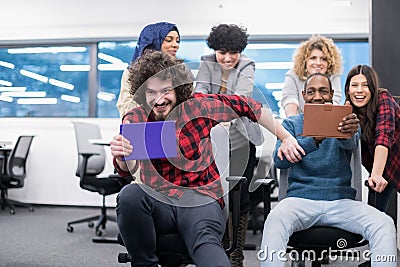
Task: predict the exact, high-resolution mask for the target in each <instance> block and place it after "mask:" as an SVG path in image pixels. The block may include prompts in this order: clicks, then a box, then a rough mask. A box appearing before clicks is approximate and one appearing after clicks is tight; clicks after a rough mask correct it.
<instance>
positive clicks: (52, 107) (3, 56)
mask: <svg viewBox="0 0 400 267" xmlns="http://www.w3.org/2000/svg"><path fill="white" fill-rule="evenodd" d="M89 69H90V65H89V47H88V46H51V47H50V46H47V47H44V46H43V47H22V48H0V117H87V116H88V115H89V113H88V111H89V109H88V108H89V98H88V71H89Z"/></svg>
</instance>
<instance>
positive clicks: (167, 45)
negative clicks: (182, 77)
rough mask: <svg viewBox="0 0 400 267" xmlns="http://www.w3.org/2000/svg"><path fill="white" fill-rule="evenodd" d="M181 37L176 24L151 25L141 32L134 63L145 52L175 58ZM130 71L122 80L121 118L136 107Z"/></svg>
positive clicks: (119, 107)
mask: <svg viewBox="0 0 400 267" xmlns="http://www.w3.org/2000/svg"><path fill="white" fill-rule="evenodd" d="M179 42H180V35H179V31H178V28H177V26H176V25H175V24H172V23H169V22H158V23H154V24H149V25H147V26H146V27H144V28H143V30H142V31H141V32H140V35H139V39H138V42H137V45H136V48H135V52H134V54H133V58H132V62H133V61H135V60H136V59H137V58H138V57H140V56H141V55H142V54H143V53H144V52H145V50H147V49H152V50H157V51H162V52H164V53H167V54H169V55H171V56H173V57H176V53H177V51H178V49H179ZM128 76H129V71H128V69H126V70H124V72H123V74H122V78H121V90H120V93H119V96H118V101H117V108H118V111H119V114H120V116H121V117H122V116H124V115H125V114H126V112H128V111H129V110H130V109H132V108H134V107H136V103H135V102H134V101H133V99H132V96H131V94H130V93H129V91H130V89H129V88H130V86H129V82H128Z"/></svg>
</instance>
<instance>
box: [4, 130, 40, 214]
mask: <svg viewBox="0 0 400 267" xmlns="http://www.w3.org/2000/svg"><path fill="white" fill-rule="evenodd" d="M33 137H34V136H31V135H29V136H28V135H22V136H19V137H18V140H17V143H16V144H15V147H14V148H13V149H12V150H11V154H10V156H9V158H8V162H3V161H4V160H5V158H4V157H2V159H0V160H1V161H2V163H1V165H0V166H6V167H5V170H4V173H1V176H0V189H1V208H2V209H4V208H5V207H6V206H7V207H9V209H10V213H11V214H15V209H14V208H15V206H17V207H27V208H28V210H29V211H33V207H32V205H31V204H27V203H22V202H19V201H16V200H12V199H9V198H8V189H12V188H22V187H23V186H24V181H25V178H26V161H27V158H28V155H29V149H30V147H31V144H32V140H33Z"/></svg>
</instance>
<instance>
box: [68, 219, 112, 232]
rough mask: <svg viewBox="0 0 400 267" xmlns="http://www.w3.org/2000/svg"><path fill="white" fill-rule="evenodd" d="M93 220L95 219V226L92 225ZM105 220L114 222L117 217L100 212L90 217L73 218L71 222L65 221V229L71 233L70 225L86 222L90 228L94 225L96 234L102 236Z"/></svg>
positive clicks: (72, 229)
mask: <svg viewBox="0 0 400 267" xmlns="http://www.w3.org/2000/svg"><path fill="white" fill-rule="evenodd" d="M93 221H97V222H96V226H95V225H94V223H93ZM107 221H112V222H116V221H117V219H116V217H115V216H112V215H106V214H100V215H95V216H91V217H86V218H82V219H79V220H75V221H72V222H68V223H67V231H68V232H70V233H72V232H73V231H74V228H73V227H72V225H73V224H78V223H85V222H87V223H88V226H89V227H90V228H92V227H94V226H95V233H96V235H97V236H102V235H103V231H102V230H104V229H105V228H106V223H107Z"/></svg>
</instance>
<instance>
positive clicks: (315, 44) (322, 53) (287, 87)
mask: <svg viewBox="0 0 400 267" xmlns="http://www.w3.org/2000/svg"><path fill="white" fill-rule="evenodd" d="M293 61H294V65H293V69H291V70H289V71H288V72H287V73H286V75H285V83H284V86H283V89H282V107H283V108H284V109H285V113H286V116H287V117H289V116H293V115H296V114H298V113H300V112H302V110H303V107H304V100H303V97H302V94H301V92H302V90H303V87H304V82H305V80H306V79H307V77H308V76H309V75H311V74H313V73H316V72H320V73H323V74H327V75H328V76H329V77H330V80H331V82H332V89H333V90H334V95H333V103H334V104H340V103H341V98H342V88H341V82H340V74H341V72H342V56H341V53H340V50H339V48H338V47H337V46H336V45H335V44H334V42H333V40H332V39H330V38H327V37H324V36H319V35H315V36H311V37H310V38H309V39H308V40H307V41H304V42H302V43H301V44H300V46H299V48H298V49H297V50H296V52H295V53H294V56H293Z"/></svg>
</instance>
